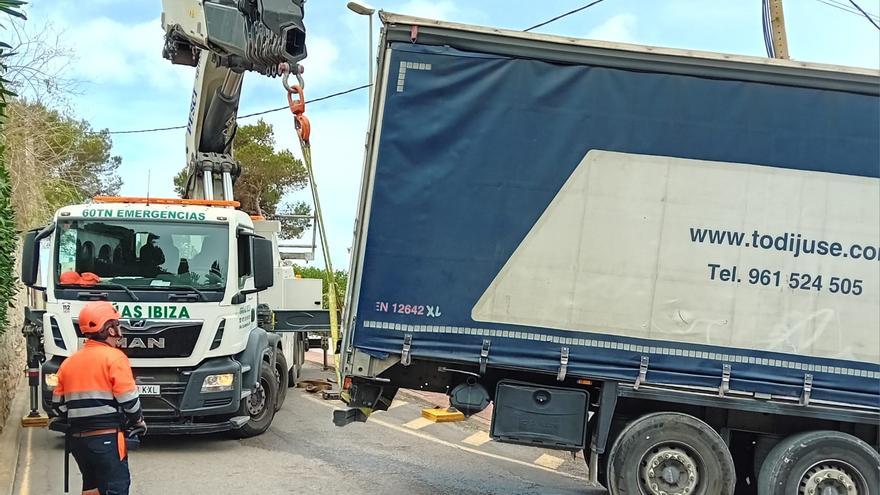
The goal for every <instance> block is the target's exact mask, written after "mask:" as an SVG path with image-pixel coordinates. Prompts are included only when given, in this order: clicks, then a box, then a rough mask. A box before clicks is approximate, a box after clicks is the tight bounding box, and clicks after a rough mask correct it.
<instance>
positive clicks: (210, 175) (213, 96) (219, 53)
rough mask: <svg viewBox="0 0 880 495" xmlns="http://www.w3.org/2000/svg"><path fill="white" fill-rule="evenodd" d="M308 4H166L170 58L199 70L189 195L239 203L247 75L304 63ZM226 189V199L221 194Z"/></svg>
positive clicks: (234, 0) (297, 0)
mask: <svg viewBox="0 0 880 495" xmlns="http://www.w3.org/2000/svg"><path fill="white" fill-rule="evenodd" d="M304 3H305V0H163V1H162V27H163V29H164V30H165V47H164V49H163V53H162V54H163V56H164V57H165V58H167V59H168V60H170V61H171V62H172V63H173V64H180V65H190V66H195V67H196V80H195V85H194V87H193V93H192V101H191V104H190V113H189V119H188V122H187V130H186V160H187V182H186V188H185V194H184V197H185V198H190V199H223V200H231V199H233V192H232V187H233V183H234V181H235V179H236V178H237V177H238V175H239V174H240V172H241V166H240V165H239V164H238V162H237V161H236V160H235V159H234V157H233V155H232V140H233V138H234V137H235V130H236V114H237V112H238V103H239V100H240V97H241V84H242V80H243V78H244V73H245V72H246V71H253V72H258V73H260V74H264V75H267V76H270V77H274V76H277V75H278V74H279V69H278V67H279V64H281V63H287V64H288V65H289V67H297V62H299V61H300V60H302V59H303V58H305V56H306V48H305V27H304V25H303V4H304ZM217 191H222V195H219V194H217Z"/></svg>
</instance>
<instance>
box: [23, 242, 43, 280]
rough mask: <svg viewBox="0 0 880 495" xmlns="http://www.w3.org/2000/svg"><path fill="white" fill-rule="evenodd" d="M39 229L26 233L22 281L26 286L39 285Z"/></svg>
mask: <svg viewBox="0 0 880 495" xmlns="http://www.w3.org/2000/svg"><path fill="white" fill-rule="evenodd" d="M39 233H40V231H38V230H31V231H30V232H28V233H26V234H25V235H24V245H23V246H22V250H21V283H23V284H24V285H25V286H26V287H34V286H35V285H37V272H38V270H39V266H40V241H38V240H37V235H38V234H39Z"/></svg>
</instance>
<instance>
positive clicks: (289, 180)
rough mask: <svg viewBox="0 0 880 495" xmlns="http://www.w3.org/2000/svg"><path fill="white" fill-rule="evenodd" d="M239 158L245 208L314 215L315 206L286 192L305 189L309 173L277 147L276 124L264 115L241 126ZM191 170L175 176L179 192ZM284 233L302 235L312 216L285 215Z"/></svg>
mask: <svg viewBox="0 0 880 495" xmlns="http://www.w3.org/2000/svg"><path fill="white" fill-rule="evenodd" d="M232 149H233V152H234V153H235V158H236V159H237V160H238V161H239V162H241V165H242V172H241V176H240V177H239V178H238V179H237V180H236V181H235V200H236V201H238V202H240V203H241V209H242V210H244V211H246V212H248V213H250V214H252V215H261V216H265V217H270V218H271V217H272V216H274V215H310V214H311V207H310V206H309V205H307V204H306V203H303V202H297V203H288V202H285V201H284V196H285V195H286V194H288V193H290V192H293V191H296V190H299V189H302V188H304V187H305V186H306V184H307V183H308V174H307V172H306V169H305V167H304V166H303V164H302V162H301V161H300V160H298V159H296V157H294V156H293V153H291V152H290V151H289V150H280V151H278V150H276V149H275V133H274V130H273V128H272V125H271V124H269V123H267V122H266V121H264V120H262V119H260V120H259V121H258V122H257V123H256V124H249V125H242V126H239V127H238V130H237V132H236V134H235V139H234V140H233V143H232ZM186 177H187V171H186V170H185V169H184V170H181V171H180V172H179V173H178V174H177V176H176V177H175V178H174V187H175V191H176V192H177V194H178V195H180V196H183V194H184V192H185V187H186ZM281 224H282V225H281V229H282V231H281V233H282V237H285V238H288V239H289V238H295V237H299V236H300V235H301V234H302V232H303V231H304V230H305V229H306V228H308V227H309V226H310V222H309V221H308V220H302V219H300V220H292V219H281Z"/></svg>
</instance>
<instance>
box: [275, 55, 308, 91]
mask: <svg viewBox="0 0 880 495" xmlns="http://www.w3.org/2000/svg"><path fill="white" fill-rule="evenodd" d="M278 70H279V71H280V72H281V84H283V85H284V89H286V90H287V92H288V93H293V92H294V91H295V90H294V89H293V88H294V87H295V86H291V85H290V82H289V81H290V74H291V72H293V73H294V75H295V76H296V83H297V85H299V87H300V88H305V87H306V82H305V79H303V76H302V74H303V71H304V70H305V69H303V66H302V65H299V64H296V70H295V71H291V70H290V64H288V63H287V62H281V63H280V64H278Z"/></svg>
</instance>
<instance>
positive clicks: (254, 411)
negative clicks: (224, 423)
mask: <svg viewBox="0 0 880 495" xmlns="http://www.w3.org/2000/svg"><path fill="white" fill-rule="evenodd" d="M266 403H267V400H266V387H265V386H263V380H262V379H261V380H260V383H258V384H257V388H256V389H255V390H254V391H253V392H252V393H251V395H250V397H248V402H247V409H248V414H250V415H251V419H255V420H259V419H260V416H262V415H263V414H264V413H265V412H266Z"/></svg>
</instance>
